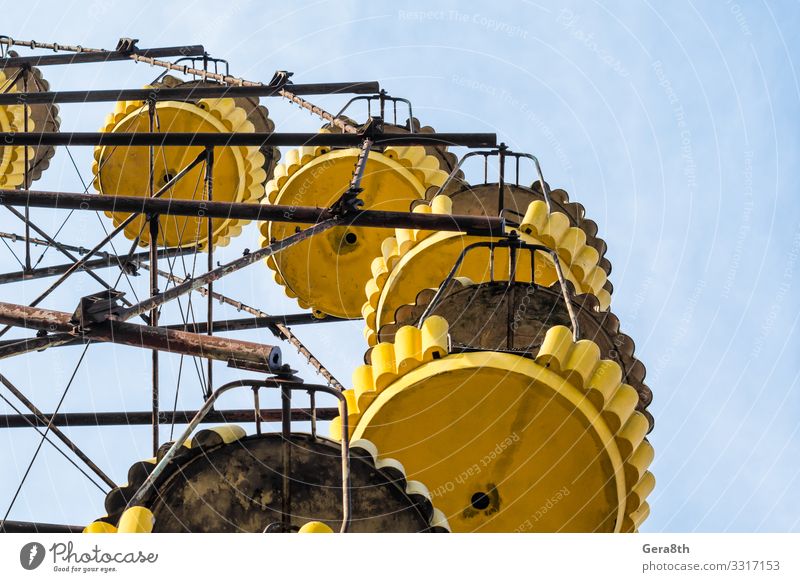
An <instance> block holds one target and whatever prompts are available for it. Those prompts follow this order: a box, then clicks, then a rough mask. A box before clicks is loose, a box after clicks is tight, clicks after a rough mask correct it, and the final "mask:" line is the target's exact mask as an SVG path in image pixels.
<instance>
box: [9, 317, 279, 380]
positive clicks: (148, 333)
mask: <svg viewBox="0 0 800 582" xmlns="http://www.w3.org/2000/svg"><path fill="white" fill-rule="evenodd" d="M72 317H73V316H72V314H69V313H65V312H63V311H53V310H51V309H42V308H39V307H29V306H27V305H14V304H11V303H0V323H4V324H7V325H12V326H17V327H25V328H28V329H42V330H47V331H52V332H61V333H72V334H75V335H76V336H80V337H83V338H86V339H89V340H97V341H105V342H111V343H115V344H121V345H127V346H134V347H140V348H148V349H155V350H159V351H163V352H171V353H176V354H184V355H186V356H198V357H201V358H209V357H210V358H214V359H215V360H222V361H225V362H230V361H231V360H236V361H238V362H244V363H247V364H252V365H254V366H259V367H267V368H269V369H277V368H279V367H280V365H281V351H280V348H279V347H277V346H270V345H265V344H258V343H255V342H248V341H243V340H235V339H231V338H223V337H221V336H208V335H205V334H196V333H190V332H186V331H180V330H176V329H164V328H159V327H152V326H147V325H137V324H133V323H126V322H123V321H115V320H105V321H103V322H98V323H92V324H91V326H90V328H89V329H80V328H79V326H78V325H77V324H76V323H75V322H74V321H73V320H72Z"/></svg>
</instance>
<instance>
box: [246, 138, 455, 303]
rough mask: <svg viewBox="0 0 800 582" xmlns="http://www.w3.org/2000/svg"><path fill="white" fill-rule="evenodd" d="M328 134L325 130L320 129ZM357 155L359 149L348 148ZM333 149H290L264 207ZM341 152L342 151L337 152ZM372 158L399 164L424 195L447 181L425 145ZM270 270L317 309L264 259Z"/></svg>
mask: <svg viewBox="0 0 800 582" xmlns="http://www.w3.org/2000/svg"><path fill="white" fill-rule="evenodd" d="M321 132H322V133H325V131H324V130H321ZM349 149H352V150H353V151H354V152H357V151H358V149H357V148H349ZM331 151H332V150H331V148H329V147H326V146H302V147H299V148H295V149H292V150H289V151H288V152H287V153H286V156H285V157H284V158H283V160H282V161H281V162H280V163H279V164H278V165H276V166H275V172H274V173H273V177H272V179H271V180H269V182H267V185H266V196H265V197H264V199H263V200H262V204H275V203H276V200H277V199H278V198H279V197H280V193H281V190H282V189H283V187H284V186H285V185H286V183H287V182H288V181H289V179H290V178H291V177H292V176H294V175H295V174H296V173H297V172H299V171H300V170H301V169H302V168H303V167H304V166H306V165H308V164H309V163H311V162H313V161H314V160H316V159H318V158H321V157H323V156H325V155H326V154H328V153H330V152H331ZM335 151H340V150H335ZM369 155H370V156H373V157H374V156H386V157H387V158H390V159H392V160H394V161H395V162H397V163H399V164H400V165H401V166H403V167H404V168H406V169H407V170H408V171H410V172H411V173H412V175H413V176H414V177H415V178H416V179H417V180H418V181H419V182H420V184H422V191H423V192H424V191H425V190H427V189H428V188H430V187H431V186H441V185H442V184H444V182H445V180H447V173H446V172H444V171H442V170H441V169H440V163H439V160H438V159H437V158H436V157H435V156H432V155H429V154H427V153H426V152H425V148H424V147H422V146H407V147H404V146H390V147H387V148H386V149H385V150H384V151H383V152H378V151H374V152H370V154H369ZM269 225H270V223H269V222H262V223H261V224H260V226H259V232H260V236H259V244H260V246H261V247H262V248H263V247H264V246H266V245H267V244H269ZM265 262H266V264H267V267H268V268H269V269H270V270H271V271H272V273H273V275H272V276H273V280H274V281H275V283H277V284H278V285H279V286H280V287H282V288H283V290H284V293H285V294H286V296H287V297H288V298H290V299H295V300H296V301H297V303H298V305H299V306H300V307H301V308H302V309H315V306H313V305H311V304H309V303H307V302H305V301H302V300H301V299H300V298H299V297H298V296H297V294H296V293H295V292H294V291H292V289H291V288H290V287H289V285H288V284H287V283H286V280H285V279H284V278H283V276H282V275H281V273H280V270H279V269H278V264H277V262H276V261H275V258H274V257H273V256H269V257H267V258H266V259H265Z"/></svg>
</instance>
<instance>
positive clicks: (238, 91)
mask: <svg viewBox="0 0 800 582" xmlns="http://www.w3.org/2000/svg"><path fill="white" fill-rule="evenodd" d="M0 63H2V60H0ZM283 90H289V91H291V92H292V93H294V94H296V95H330V94H337V93H339V94H341V93H356V94H371V93H377V92H378V91H380V85H379V83H378V82H377V81H368V82H360V81H356V82H352V83H298V84H296V85H295V84H291V83H288V84H279V85H258V86H255V87H232V86H229V85H220V86H218V87H169V88H167V87H161V88H159V87H155V88H149V89H97V90H89V91H42V92H40V93H8V94H5V95H0V105H19V104H20V103H26V104H28V105H49V104H51V103H101V102H114V101H147V100H153V101H187V100H191V99H213V98H219V97H230V98H236V97H282V95H281V91H283Z"/></svg>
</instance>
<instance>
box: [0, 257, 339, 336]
mask: <svg viewBox="0 0 800 582" xmlns="http://www.w3.org/2000/svg"><path fill="white" fill-rule="evenodd" d="M160 273H163V271H160V272H159V274H160ZM212 297H214V298H216V297H218V294H217V293H214V295H213V296H212ZM340 321H351V320H349V319H341V318H339V317H333V316H328V317H325V318H323V319H320V318H318V317H314V316H313V315H312V314H310V313H289V314H286V315H268V316H254V317H241V318H239V319H218V320H216V321H214V323H213V324H212V326H211V327H212V329H213V330H214V332H215V333H218V332H222V333H224V332H230V331H241V330H245V329H259V328H262V327H271V326H273V325H275V324H282V325H306V324H316V323H335V322H340ZM162 327H165V328H167V329H182V330H185V331H191V332H194V333H206V332H207V331H208V323H206V322H204V321H198V322H197V323H192V322H188V323H173V324H169V325H164V326H162ZM284 339H285V338H284ZM0 347H2V342H0Z"/></svg>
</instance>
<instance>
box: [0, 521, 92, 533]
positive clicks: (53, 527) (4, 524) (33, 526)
mask: <svg viewBox="0 0 800 582" xmlns="http://www.w3.org/2000/svg"><path fill="white" fill-rule="evenodd" d="M82 531H83V526H81V525H64V524H61V523H41V522H38V521H14V520H11V519H6V520H5V521H0V533H28V534H37V533H39V534H43V533H81V532H82Z"/></svg>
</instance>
